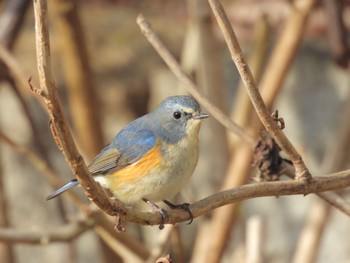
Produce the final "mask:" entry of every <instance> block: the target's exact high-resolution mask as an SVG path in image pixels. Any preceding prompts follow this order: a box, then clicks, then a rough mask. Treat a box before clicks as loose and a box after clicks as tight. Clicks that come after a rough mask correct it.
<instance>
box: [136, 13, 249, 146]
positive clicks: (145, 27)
mask: <svg viewBox="0 0 350 263" xmlns="http://www.w3.org/2000/svg"><path fill="white" fill-rule="evenodd" d="M137 23H138V24H139V26H140V28H141V31H142V33H143V34H144V35H145V36H146V38H147V40H148V41H149V42H150V43H151V45H152V46H153V47H154V49H156V50H157V52H158V54H159V55H160V56H161V57H162V59H163V60H164V61H165V63H166V64H167V65H168V67H169V68H170V69H171V70H172V72H173V73H174V75H175V76H176V77H177V78H179V79H180V80H181V81H182V82H183V83H184V84H185V85H184V88H186V89H187V91H188V92H189V93H190V94H191V95H192V96H193V97H195V98H196V99H197V100H198V102H199V103H200V104H201V105H202V106H203V107H204V108H205V109H206V110H207V111H208V112H209V113H210V114H211V115H212V116H214V117H215V118H216V119H217V120H218V121H219V122H220V123H221V124H222V125H224V126H225V127H226V128H227V129H229V130H231V131H232V132H233V133H235V134H236V135H237V136H238V137H240V138H241V139H243V140H244V141H245V142H247V143H249V144H251V145H255V140H254V139H253V138H252V137H251V136H250V135H249V134H247V132H245V131H244V130H243V129H242V128H241V127H239V126H238V125H237V124H236V123H234V122H233V121H232V120H231V119H230V118H229V117H228V116H227V115H226V114H225V113H224V112H222V111H221V110H220V109H219V108H218V107H216V106H215V105H213V104H212V103H211V102H210V101H209V99H208V98H206V96H205V95H204V94H203V93H202V92H200V90H199V88H198V87H197V86H196V84H195V83H194V82H193V81H192V80H191V79H190V77H188V76H187V74H186V73H184V71H182V70H181V66H180V64H179V63H178V62H177V61H176V59H175V58H174V57H173V56H172V54H171V53H170V52H169V50H168V49H167V48H166V47H165V46H164V44H163V43H162V41H160V39H159V38H158V36H157V35H156V34H155V33H154V32H153V31H152V29H151V27H150V24H149V23H148V22H147V21H146V19H145V18H144V16H143V15H142V14H140V15H139V16H138V17H137Z"/></svg>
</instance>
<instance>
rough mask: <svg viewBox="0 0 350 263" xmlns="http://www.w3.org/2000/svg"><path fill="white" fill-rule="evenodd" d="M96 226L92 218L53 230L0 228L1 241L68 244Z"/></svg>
mask: <svg viewBox="0 0 350 263" xmlns="http://www.w3.org/2000/svg"><path fill="white" fill-rule="evenodd" d="M94 224H95V221H94V220H93V219H92V218H86V220H81V221H78V222H74V223H70V224H65V225H63V226H61V227H58V228H56V229H52V230H43V229H40V230H39V229H38V230H27V229H10V228H0V241H6V242H7V243H27V244H37V245H44V244H49V243H52V242H66V241H69V240H73V239H75V238H76V237H78V236H79V235H81V234H83V233H84V232H86V231H87V230H88V229H90V228H91V227H93V226H94Z"/></svg>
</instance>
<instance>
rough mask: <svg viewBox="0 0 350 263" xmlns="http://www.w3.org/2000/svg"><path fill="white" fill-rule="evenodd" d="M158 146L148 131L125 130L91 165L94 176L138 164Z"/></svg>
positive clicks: (154, 137)
mask: <svg viewBox="0 0 350 263" xmlns="http://www.w3.org/2000/svg"><path fill="white" fill-rule="evenodd" d="M155 144H156V136H155V135H154V133H153V132H151V131H150V130H147V129H124V130H122V131H121V132H120V133H119V134H118V135H117V136H116V137H115V138H114V140H113V141H112V143H111V144H109V145H107V146H106V147H105V148H104V149H103V150H102V151H101V152H100V153H99V154H98V155H97V156H96V157H95V159H94V160H93V161H92V163H91V164H90V165H89V167H88V168H89V171H90V173H91V174H92V175H96V174H99V175H100V174H105V173H107V172H108V171H110V170H112V169H113V170H115V169H118V168H120V169H122V168H124V167H125V166H127V165H130V164H132V163H134V162H137V161H138V160H139V159H140V158H141V157H142V156H144V155H145V154H146V153H147V152H149V151H150V150H151V149H152V148H153V147H154V146H155Z"/></svg>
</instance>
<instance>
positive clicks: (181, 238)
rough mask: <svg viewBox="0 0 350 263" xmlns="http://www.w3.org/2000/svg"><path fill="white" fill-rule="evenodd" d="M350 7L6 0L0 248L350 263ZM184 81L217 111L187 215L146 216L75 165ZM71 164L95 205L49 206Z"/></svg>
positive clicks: (50, 255)
mask: <svg viewBox="0 0 350 263" xmlns="http://www.w3.org/2000/svg"><path fill="white" fill-rule="evenodd" d="M47 2H49V3H47ZM47 5H49V6H47ZM349 12H350V9H349V6H348V5H347V3H346V1H341V0H336V1H326V0H325V1H316V0H303V1H298V0H295V1H273V0H271V1H254V0H252V1H223V5H222V4H221V3H220V2H219V1H216V0H208V2H206V1H200V0H188V1H154V2H152V3H144V2H143V1H142V3H141V1H116V2H113V1H111V2H109V1H106V2H102V3H100V2H97V1H96V2H95V1H89V2H88V3H86V4H85V5H84V6H83V5H82V4H81V5H78V4H77V2H76V1H74V0H52V1H45V0H34V1H33V4H32V3H31V1H26V0H15V1H8V2H5V3H3V6H2V13H1V16H0V43H1V46H0V59H1V64H0V69H1V71H0V78H1V86H0V92H1V97H0V106H1V109H0V111H1V116H0V142H1V152H0V162H1V164H2V166H1V167H0V259H1V262H5V263H6V262H9V263H12V262H40V261H41V262H194V263H196V262H210V263H211V262H249V263H259V262H295V263H304V262H305V263H307V262H308V263H311V262H329V259H330V258H331V259H332V260H333V261H334V260H335V261H334V262H347V261H348V260H349V258H350V254H349V252H348V251H350V250H349V248H350V247H349V246H350V245H349V244H350V242H349V241H350V240H349V237H347V236H346V235H345V234H344V233H347V232H346V231H348V230H350V222H349V216H350V204H349V203H348V201H347V199H348V190H347V187H349V185H350V170H346V169H347V168H348V164H349V153H350V140H349V138H350V122H349V119H350V116H349V115H350V103H349V102H350V91H349V88H350V78H349V74H348V69H347V67H348V62H349V57H350V52H349V48H348V43H347V38H348V35H349V34H348V33H347V30H348V29H349V28H350V21H349ZM139 13H142V15H139ZM150 21H151V22H150ZM151 24H152V25H153V26H151ZM326 43H329V45H326ZM149 44H150V45H149ZM35 47H36V49H35ZM241 49H243V50H244V51H245V53H246V54H247V55H246V54H243V52H242V51H241ZM35 50H36V59H35V55H34V54H35ZM247 57H248V58H247ZM163 62H164V63H165V64H166V66H167V67H166V66H165V65H164V63H163ZM305 65H306V66H305ZM36 69H37V70H38V74H37V73H36ZM182 93H189V94H191V95H192V96H194V97H195V98H196V99H197V100H198V101H199V102H200V104H201V105H202V107H203V108H204V109H205V110H206V111H207V112H208V113H210V114H211V115H212V120H211V121H208V123H206V124H204V125H203V129H202V131H203V132H202V134H201V138H200V140H201V143H202V148H201V155H200V162H199V164H198V167H197V171H196V173H195V174H194V176H193V178H192V179H191V182H190V183H189V185H188V186H187V187H186V189H184V191H183V193H182V196H181V200H183V201H186V202H188V201H190V202H191V205H190V209H191V212H192V214H193V216H194V218H195V221H194V223H193V224H191V225H186V224H184V223H181V222H186V221H188V213H187V212H186V211H182V210H169V220H168V221H167V222H166V226H165V228H164V229H163V230H159V229H158V227H157V225H159V224H160V223H161V220H160V216H159V214H158V213H157V212H154V211H144V210H134V209H130V208H129V207H126V206H125V205H124V204H123V203H121V202H119V201H118V200H115V199H112V198H110V196H109V195H108V194H107V193H106V191H104V190H103V189H102V188H101V187H100V186H99V185H98V184H97V183H96V182H94V180H92V178H91V177H90V175H89V173H88V170H87V168H86V165H85V161H86V162H87V163H88V161H89V160H91V159H92V158H93V156H94V155H96V154H97V153H98V152H99V150H100V149H101V148H102V147H103V145H104V144H105V143H107V142H108V141H109V140H110V138H112V136H113V134H115V133H116V132H117V131H118V129H119V128H120V127H122V125H123V124H125V123H126V122H127V121H130V120H131V119H133V118H135V117H137V116H139V115H142V114H144V113H146V112H147V110H148V108H149V107H152V106H154V104H156V103H158V102H159V101H160V100H162V99H163V98H164V97H167V96H170V95H173V94H182ZM275 109H279V112H277V111H276V112H274V111H275ZM279 115H280V116H279ZM262 130H263V131H262ZM59 152H61V153H62V156H63V157H64V158H63V157H62V156H60V155H59ZM84 160H85V161H84ZM252 164H253V165H252ZM253 166H254V167H253ZM67 167H70V169H71V172H69V170H68V168H67ZM73 176H75V177H77V178H78V180H79V182H80V184H81V185H82V189H83V190H84V192H85V194H86V196H88V197H89V199H90V200H91V202H90V201H88V200H87V198H86V197H85V196H83V194H82V192H83V191H81V189H80V190H79V189H78V190H77V191H70V192H68V193H66V194H65V195H64V196H62V197H61V198H58V199H57V200H55V201H52V202H50V203H46V202H44V200H45V197H46V196H47V194H48V193H49V192H50V191H51V189H52V187H54V188H56V187H58V186H60V185H61V184H62V182H63V181H66V180H68V179H70V178H72V177H73ZM309 194H310V195H309ZM287 195H288V196H287ZM296 195H299V196H296ZM305 195H307V196H306V197H304V196H305ZM282 196H287V197H282ZM263 197H269V198H263ZM276 197H279V198H276ZM244 200H246V201H244ZM242 201H244V202H242ZM147 225H153V227H152V226H147ZM340 227H342V230H339V228H340ZM124 230H126V231H125V232H123V231H124ZM326 230H327V231H326ZM33 245H35V246H33Z"/></svg>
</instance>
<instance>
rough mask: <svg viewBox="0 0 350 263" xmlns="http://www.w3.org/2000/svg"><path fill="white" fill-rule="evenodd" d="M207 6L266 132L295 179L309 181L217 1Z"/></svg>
mask: <svg viewBox="0 0 350 263" xmlns="http://www.w3.org/2000/svg"><path fill="white" fill-rule="evenodd" d="M209 4H210V6H211V8H212V10H213V13H214V15H215V18H216V19H217V21H218V24H219V27H220V29H221V31H222V33H223V35H224V38H225V40H226V44H227V46H228V48H229V51H230V53H231V58H232V60H233V62H234V63H235V64H236V67H237V69H238V72H239V74H240V75H241V78H242V81H243V83H244V85H245V87H246V89H247V92H248V95H249V97H250V99H251V101H252V103H253V106H254V108H255V110H256V112H257V114H258V116H259V118H260V120H261V122H262V123H263V124H264V126H265V128H266V130H267V131H268V132H269V133H270V134H271V136H272V137H273V138H274V139H275V141H276V142H277V143H278V145H279V146H280V147H281V149H282V150H283V151H284V152H285V153H286V154H287V155H288V157H289V159H290V160H291V161H292V162H293V164H294V167H295V172H296V178H297V179H305V180H306V181H309V180H310V179H311V174H310V172H309V171H308V169H307V167H306V166H305V164H304V161H303V159H302V157H301V156H300V154H299V153H298V152H297V151H296V149H295V148H294V146H293V145H292V144H291V143H290V141H289V140H288V138H287V137H286V136H285V134H284V133H283V131H282V130H281V129H280V128H279V127H278V125H277V123H276V122H275V121H274V120H273V119H272V118H271V116H270V113H269V111H268V110H267V108H266V106H265V103H264V101H263V99H262V97H261V95H260V93H259V91H258V89H257V88H256V85H255V82H254V78H253V75H252V73H251V71H250V69H249V66H248V64H247V63H246V61H245V59H244V57H243V53H242V51H241V48H240V46H239V43H238V40H237V38H236V35H235V33H234V31H233V28H232V27H231V24H230V22H229V20H228V18H227V16H226V13H225V11H224V9H223V7H222V5H221V4H220V2H219V1H217V0H209Z"/></svg>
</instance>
